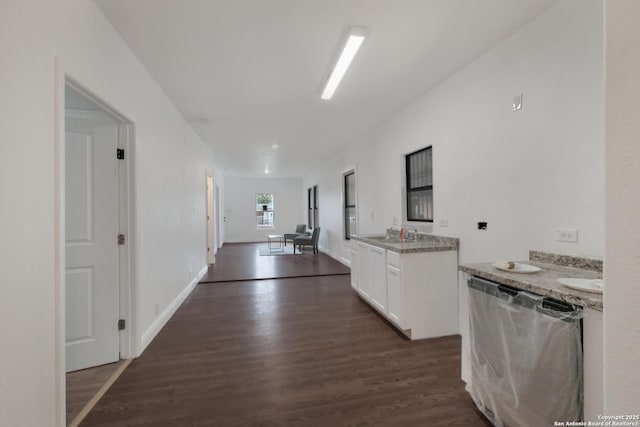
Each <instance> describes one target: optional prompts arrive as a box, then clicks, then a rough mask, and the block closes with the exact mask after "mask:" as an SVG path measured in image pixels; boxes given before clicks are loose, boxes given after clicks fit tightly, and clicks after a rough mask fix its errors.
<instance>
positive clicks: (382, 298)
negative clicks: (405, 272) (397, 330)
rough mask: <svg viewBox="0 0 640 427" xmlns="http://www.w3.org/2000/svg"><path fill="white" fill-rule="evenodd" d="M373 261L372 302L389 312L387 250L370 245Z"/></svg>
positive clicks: (377, 307)
mask: <svg viewBox="0 0 640 427" xmlns="http://www.w3.org/2000/svg"><path fill="white" fill-rule="evenodd" d="M369 251H370V252H369V262H370V263H371V301H370V302H371V304H373V305H374V306H375V308H376V309H377V310H378V311H380V312H381V313H384V314H386V313H387V271H386V266H387V258H386V250H385V249H382V248H378V247H376V246H370V247H369Z"/></svg>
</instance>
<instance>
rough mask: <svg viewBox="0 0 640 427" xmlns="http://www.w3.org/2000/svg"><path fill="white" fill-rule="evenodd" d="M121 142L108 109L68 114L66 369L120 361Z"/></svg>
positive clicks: (66, 164) (71, 369) (66, 162)
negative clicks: (118, 238) (105, 110)
mask: <svg viewBox="0 0 640 427" xmlns="http://www.w3.org/2000/svg"><path fill="white" fill-rule="evenodd" d="M117 146H118V124H117V122H116V121H115V120H113V119H112V118H110V117H109V116H108V115H106V114H105V113H102V112H82V113H74V112H71V111H68V112H67V113H66V141H65V147H66V149H65V226H66V266H65V267H66V271H65V273H66V274H65V304H66V308H65V311H66V371H67V372H69V371H75V370H78V369H84V368H87V367H91V366H97V365H102V364H105V363H110V362H115V361H117V360H118V359H119V333H118V327H117V326H118V325H117V322H118V242H117V235H118V169H117V163H116V162H117V159H116V149H117Z"/></svg>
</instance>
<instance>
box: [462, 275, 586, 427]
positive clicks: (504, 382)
mask: <svg viewBox="0 0 640 427" xmlns="http://www.w3.org/2000/svg"><path fill="white" fill-rule="evenodd" d="M581 318H582V309H581V308H579V307H576V306H573V305H570V304H566V303H563V302H560V301H556V300H552V299H549V298H546V297H542V296H540V295H536V294H532V293H528V292H524V291H519V290H516V289H513V288H510V287H506V286H502V285H498V284H497V283H493V282H490V281H487V280H484V279H479V278H476V277H473V278H471V279H470V280H469V320H470V346H469V347H470V352H471V355H470V360H471V388H470V392H471V397H472V398H473V400H474V402H475V404H476V406H477V407H478V408H479V409H480V410H481V411H482V412H483V413H484V414H485V415H486V416H487V418H489V419H490V420H491V421H492V422H493V423H494V425H496V426H498V427H520V426H523V427H524V426H531V427H541V426H553V425H554V421H561V422H566V421H580V420H582V406H583V394H582V335H581V321H580V319H581Z"/></svg>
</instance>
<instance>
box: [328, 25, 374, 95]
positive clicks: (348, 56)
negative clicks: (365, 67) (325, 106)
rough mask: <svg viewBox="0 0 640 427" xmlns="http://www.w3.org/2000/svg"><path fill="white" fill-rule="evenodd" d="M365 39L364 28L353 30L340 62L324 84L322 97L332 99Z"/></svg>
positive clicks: (339, 59)
mask: <svg viewBox="0 0 640 427" xmlns="http://www.w3.org/2000/svg"><path fill="white" fill-rule="evenodd" d="M363 41H364V33H363V32H362V30H356V29H354V30H351V32H350V33H349V38H348V39H347V43H345V45H344V48H343V49H342V53H341V54H340V58H338V62H336V65H335V67H334V68H333V71H331V75H330V76H329V79H328V80H327V84H326V85H325V86H324V90H323V91H322V99H331V97H332V96H333V93H334V92H335V91H336V89H337V88H338V85H339V84H340V82H341V81H342V78H343V77H344V74H345V73H346V72H347V70H348V69H349V65H351V61H353V58H354V57H355V56H356V53H357V52H358V49H360V46H361V45H362V42H363Z"/></svg>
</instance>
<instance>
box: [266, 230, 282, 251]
mask: <svg viewBox="0 0 640 427" xmlns="http://www.w3.org/2000/svg"><path fill="white" fill-rule="evenodd" d="M283 239H284V235H283V234H269V236H268V242H269V243H268V245H269V252H284V245H283V244H282V242H283ZM276 241H277V242H278V246H273V244H274V243H275V242H276Z"/></svg>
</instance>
